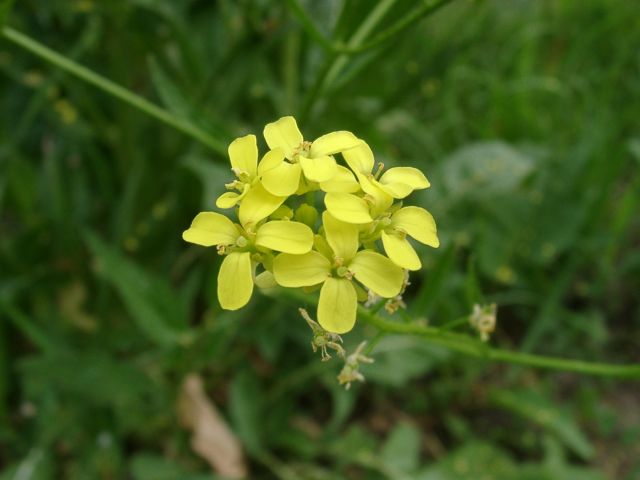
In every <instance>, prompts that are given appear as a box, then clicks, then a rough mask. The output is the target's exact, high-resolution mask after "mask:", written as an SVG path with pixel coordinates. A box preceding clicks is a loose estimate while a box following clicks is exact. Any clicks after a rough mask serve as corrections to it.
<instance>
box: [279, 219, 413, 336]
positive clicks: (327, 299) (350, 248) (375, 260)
mask: <svg viewBox="0 0 640 480" xmlns="http://www.w3.org/2000/svg"><path fill="white" fill-rule="evenodd" d="M322 224H323V226H324V234H325V238H326V242H327V243H328V247H329V248H326V247H325V248H321V250H323V252H322V253H321V252H319V251H317V250H312V251H310V252H308V253H305V254H303V255H292V254H289V253H282V254H280V255H278V256H277V257H276V258H275V260H274V262H273V275H274V277H275V280H276V282H277V283H278V284H279V285H282V286H283V287H311V286H314V285H320V284H322V288H321V289H320V299H319V301H318V315H317V318H318V322H319V323H320V325H321V326H322V328H324V329H325V330H327V331H329V332H333V333H345V332H348V331H349V330H351V329H352V328H353V325H354V323H355V321H356V310H357V306H358V298H357V291H356V286H355V285H354V280H356V281H358V282H359V283H361V284H362V285H364V286H365V287H367V288H368V289H370V290H371V291H373V292H374V293H376V294H377V295H379V296H380V297H384V298H391V297H394V296H396V295H398V294H399V293H400V290H401V289H402V284H403V281H404V272H403V271H402V269H401V268H400V267H398V266H396V265H395V264H393V262H391V261H390V260H389V259H388V258H387V257H385V256H383V255H381V254H379V253H377V252H373V251H370V250H360V251H358V245H359V242H358V227H356V226H355V225H352V224H348V223H345V222H341V221H340V220H337V219H335V218H334V217H333V216H332V215H331V214H330V213H329V212H324V213H323V215H322Z"/></svg>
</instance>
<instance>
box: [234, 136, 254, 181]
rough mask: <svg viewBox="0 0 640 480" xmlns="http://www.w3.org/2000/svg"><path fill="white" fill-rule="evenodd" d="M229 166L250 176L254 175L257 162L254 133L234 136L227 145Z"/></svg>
mask: <svg viewBox="0 0 640 480" xmlns="http://www.w3.org/2000/svg"><path fill="white" fill-rule="evenodd" d="M229 159H230V160H231V166H232V167H233V168H235V169H238V170H240V171H242V172H246V173H248V174H249V175H251V176H255V175H256V167H257V164H258V144H257V143H256V136H255V135H246V136H244V137H240V138H236V139H235V140H234V141H233V142H231V145H229Z"/></svg>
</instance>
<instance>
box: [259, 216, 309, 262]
mask: <svg viewBox="0 0 640 480" xmlns="http://www.w3.org/2000/svg"><path fill="white" fill-rule="evenodd" d="M256 245H258V246H260V247H265V248H270V249H271V250H276V251H278V252H285V253H294V254H302V253H307V252H308V251H309V250H311V247H312V246H313V231H311V229H310V228H309V227H307V226H306V225H305V224H304V223H300V222H287V221H273V222H267V223H265V224H264V225H262V226H261V227H260V228H258V232H257V234H256Z"/></svg>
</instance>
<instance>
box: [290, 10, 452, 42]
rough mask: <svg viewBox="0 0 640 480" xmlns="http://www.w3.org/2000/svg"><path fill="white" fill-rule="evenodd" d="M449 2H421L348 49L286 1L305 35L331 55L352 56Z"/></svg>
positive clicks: (302, 11) (383, 40) (395, 33)
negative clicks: (376, 33) (364, 41)
mask: <svg viewBox="0 0 640 480" xmlns="http://www.w3.org/2000/svg"><path fill="white" fill-rule="evenodd" d="M451 1H452V0H440V1H436V2H429V1H423V2H422V5H421V6H419V7H417V8H416V9H414V10H413V11H411V12H409V13H408V14H407V15H405V16H404V17H402V18H401V19H400V20H398V21H397V22H396V23H394V24H393V25H391V26H390V27H389V28H387V29H386V30H384V31H383V32H382V33H379V34H378V35H376V36H375V37H374V38H373V39H371V40H370V41H368V42H366V43H363V44H362V45H359V46H356V47H349V46H345V45H341V44H336V43H333V42H332V41H331V40H330V39H328V38H327V37H325V36H324V35H323V34H322V32H321V31H320V30H319V29H318V28H317V27H316V25H315V23H314V22H313V20H312V19H311V17H310V16H309V15H308V14H307V12H306V11H305V9H304V7H303V6H302V5H301V4H300V1H299V0H287V3H288V5H289V8H290V9H291V10H292V12H293V13H294V15H295V16H296V18H297V19H298V21H299V22H300V23H301V24H302V26H303V27H304V29H305V30H306V31H307V33H308V34H309V35H310V36H311V37H312V38H313V39H315V40H316V41H317V42H318V43H319V44H320V45H321V46H322V47H323V48H324V49H325V50H327V51H329V52H332V53H344V54H354V53H361V52H364V51H366V50H371V49H372V48H375V47H378V46H380V45H382V44H383V43H385V42H386V41H388V40H390V39H391V38H393V37H394V36H396V35H398V34H399V33H401V32H402V31H403V30H405V29H406V28H409V27H411V26H412V25H413V24H415V23H417V22H418V21H419V20H421V19H422V18H424V17H426V16H427V15H430V14H432V13H434V12H435V11H437V10H439V9H440V8H441V7H444V6H445V5H446V4H447V3H450V2H451Z"/></svg>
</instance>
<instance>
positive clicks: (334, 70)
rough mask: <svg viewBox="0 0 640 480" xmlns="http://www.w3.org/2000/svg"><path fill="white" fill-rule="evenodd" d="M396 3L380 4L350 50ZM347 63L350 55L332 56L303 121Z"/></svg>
mask: <svg viewBox="0 0 640 480" xmlns="http://www.w3.org/2000/svg"><path fill="white" fill-rule="evenodd" d="M395 2H396V0H382V1H381V2H379V3H378V4H377V5H376V6H375V7H374V9H373V10H372V11H371V13H369V15H368V16H367V18H365V20H364V21H363V22H362V24H361V25H360V26H359V27H358V29H357V30H356V31H355V33H354V34H353V36H352V37H351V39H350V40H349V42H348V44H347V46H348V47H349V48H355V47H358V46H360V45H361V44H362V43H363V41H364V39H365V38H366V37H367V35H369V33H371V31H372V30H373V29H374V28H375V26H376V25H377V24H378V22H380V21H381V20H382V18H383V17H384V16H385V15H386V14H387V12H388V11H389V9H391V7H392V6H393V4H394V3H395ZM347 61H348V55H346V54H341V55H337V56H332V57H331V58H330V59H329V61H328V62H327V64H326V66H325V67H324V68H323V69H322V71H321V72H320V74H319V75H318V77H317V79H316V82H315V84H314V85H313V87H312V88H311V91H310V92H309V95H308V96H307V99H306V101H305V104H304V107H303V109H302V114H301V115H300V116H301V119H302V120H303V121H304V119H306V118H307V116H308V115H309V113H311V110H312V109H313V106H314V104H315V102H316V100H317V99H318V98H319V97H320V95H321V94H322V92H323V91H324V89H325V87H326V86H327V85H328V84H330V83H331V82H333V80H334V79H335V78H336V77H337V76H338V75H339V73H340V71H341V70H342V68H343V67H344V66H345V65H346V63H347Z"/></svg>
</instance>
